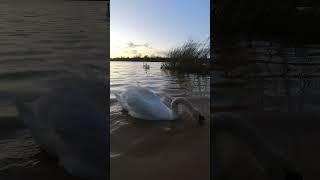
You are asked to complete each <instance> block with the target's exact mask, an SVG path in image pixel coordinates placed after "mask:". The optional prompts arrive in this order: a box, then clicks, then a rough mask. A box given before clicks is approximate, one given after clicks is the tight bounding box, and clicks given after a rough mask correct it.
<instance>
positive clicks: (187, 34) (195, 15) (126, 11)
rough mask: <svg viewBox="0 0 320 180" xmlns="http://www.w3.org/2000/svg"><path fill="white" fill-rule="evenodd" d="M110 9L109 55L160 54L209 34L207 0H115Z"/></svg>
mask: <svg viewBox="0 0 320 180" xmlns="http://www.w3.org/2000/svg"><path fill="white" fill-rule="evenodd" d="M110 11H111V12H110V50H111V58H115V57H121V56H123V57H133V56H136V55H140V56H144V55H148V56H152V55H155V56H163V55H165V53H166V52H167V51H168V50H169V49H171V48H174V47H176V46H179V45H181V44H183V43H184V42H185V41H187V40H190V39H192V40H199V41H204V40H206V38H208V37H209V34H210V0H114V1H111V3H110Z"/></svg>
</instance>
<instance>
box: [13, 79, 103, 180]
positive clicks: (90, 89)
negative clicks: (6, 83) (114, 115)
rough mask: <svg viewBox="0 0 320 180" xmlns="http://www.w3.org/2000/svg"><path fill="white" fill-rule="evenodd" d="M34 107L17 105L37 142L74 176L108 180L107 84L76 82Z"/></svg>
mask: <svg viewBox="0 0 320 180" xmlns="http://www.w3.org/2000/svg"><path fill="white" fill-rule="evenodd" d="M61 84H63V85H64V86H66V85H69V86H68V88H65V87H60V88H59V87H58V88H55V89H54V91H52V93H50V94H49V95H47V96H43V97H40V98H38V99H37V100H36V101H35V102H33V103H32V104H30V103H28V104H27V103H22V102H17V110H18V113H19V118H20V119H22V120H23V121H24V122H25V123H26V124H27V126H28V127H29V129H30V131H31V134H32V137H33V138H34V140H35V142H36V143H37V144H38V145H39V146H40V147H41V148H43V149H44V150H45V151H47V152H48V153H49V154H51V155H54V156H56V157H57V158H58V161H59V165H61V166H63V167H64V168H65V169H66V170H67V172H69V173H70V174H72V175H75V176H80V177H86V178H105V177H106V176H107V175H106V170H107V169H106V168H107V166H106V162H107V160H108V154H107V152H108V151H107V143H108V141H107V139H108V137H107V136H108V135H109V133H107V132H108V131H107V120H106V119H105V117H106V115H105V101H104V100H105V99H104V98H105V95H106V94H105V86H104V83H102V82H101V83H100V82H95V81H92V80H91V81H85V80H81V79H73V78H71V79H70V80H67V81H65V82H62V83H61Z"/></svg>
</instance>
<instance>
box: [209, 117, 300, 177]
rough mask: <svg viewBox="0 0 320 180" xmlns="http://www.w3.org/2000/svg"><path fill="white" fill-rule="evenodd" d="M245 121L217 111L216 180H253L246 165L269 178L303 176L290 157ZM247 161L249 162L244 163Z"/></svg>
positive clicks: (214, 165) (215, 134)
mask: <svg viewBox="0 0 320 180" xmlns="http://www.w3.org/2000/svg"><path fill="white" fill-rule="evenodd" d="M260 118H263V117H260ZM243 121H244V119H242V118H235V117H233V116H227V115H225V114H216V115H215V117H214V120H213V123H212V124H213V129H212V130H213V137H214V138H213V139H214V140H213V142H214V143H213V145H214V148H213V151H214V156H213V158H214V159H213V160H214V161H213V162H214V163H213V175H214V178H215V179H252V177H251V176H250V177H251V178H250V177H248V174H246V172H247V171H246V170H247V169H246V168H249V169H259V170H258V171H260V172H262V173H263V175H264V176H265V175H267V177H268V179H269V178H270V179H279V180H280V179H281V180H302V179H303V178H302V176H301V174H300V173H299V172H298V171H297V169H296V167H294V165H293V164H292V162H291V161H290V160H289V159H287V158H286V157H285V156H284V155H283V154H282V153H280V152H278V151H276V150H275V148H274V147H272V146H271V145H270V144H267V143H266V142H265V141H264V139H263V138H262V137H260V136H259V135H258V133H257V132H256V130H255V129H254V127H250V126H249V125H248V124H246V123H245V122H243ZM244 159H245V160H244ZM239 160H240V162H239ZM244 161H245V163H246V164H242V163H243V162H244ZM243 176H245V177H243ZM242 177H243V178H242ZM253 179H261V178H260V177H259V178H257V177H254V178H253Z"/></svg>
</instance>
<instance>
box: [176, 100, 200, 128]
mask: <svg viewBox="0 0 320 180" xmlns="http://www.w3.org/2000/svg"><path fill="white" fill-rule="evenodd" d="M179 105H182V107H183V110H179ZM171 107H172V110H173V112H175V113H176V114H177V115H178V116H181V115H184V114H185V113H187V112H188V113H191V115H192V118H193V119H195V120H196V121H197V122H198V124H199V125H201V124H203V123H204V120H205V117H204V116H203V115H202V113H201V112H200V111H199V110H198V109H197V108H195V107H194V106H193V105H192V104H191V103H190V102H189V101H188V100H187V99H186V98H183V97H179V98H175V99H174V100H173V101H172V103H171Z"/></svg>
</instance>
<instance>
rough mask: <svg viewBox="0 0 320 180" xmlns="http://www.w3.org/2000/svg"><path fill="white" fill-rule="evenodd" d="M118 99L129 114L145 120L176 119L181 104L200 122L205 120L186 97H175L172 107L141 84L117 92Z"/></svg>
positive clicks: (179, 113)
mask: <svg viewBox="0 0 320 180" xmlns="http://www.w3.org/2000/svg"><path fill="white" fill-rule="evenodd" d="M116 97H117V100H118V101H119V103H120V104H121V106H122V108H123V109H125V110H126V111H128V113H129V115H131V116H132V117H135V118H139V119H144V120H175V119H177V118H179V115H181V112H179V110H178V108H179V105H183V106H184V107H186V108H187V109H188V110H189V112H191V113H192V116H193V118H194V119H196V120H198V121H199V123H201V122H202V120H204V117H203V116H202V115H201V113H200V112H199V111H198V110H197V109H196V108H195V107H193V106H192V104H191V103H190V102H189V101H188V100H187V99H185V98H181V97H180V98H175V99H174V100H173V101H172V102H171V108H169V107H167V106H166V105H165V104H164V103H163V102H161V100H160V97H159V96H157V95H156V94H155V93H153V92H152V91H151V90H149V89H147V88H143V87H139V86H129V87H128V88H127V89H126V90H125V91H124V92H122V93H119V94H116Z"/></svg>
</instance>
